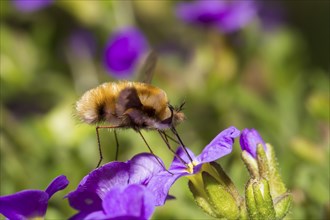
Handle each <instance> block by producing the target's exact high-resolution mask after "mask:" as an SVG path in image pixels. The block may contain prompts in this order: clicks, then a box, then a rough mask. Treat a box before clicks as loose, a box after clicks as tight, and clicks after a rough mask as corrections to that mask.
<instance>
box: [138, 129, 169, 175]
mask: <svg viewBox="0 0 330 220" xmlns="http://www.w3.org/2000/svg"><path fill="white" fill-rule="evenodd" d="M137 132H138V133H139V134H140V136H141V137H142V139H143V141H144V143H145V144H146V145H147V147H148V149H149V151H150V153H151V154H152V155H154V157H155V158H156V160H157V161H158V163H159V164H160V165H161V166H162V167H163V168H164V170H166V171H167V172H168V173H170V174H172V175H173V173H171V172H170V171H168V170H167V169H166V167H165V166H164V164H162V163H161V161H160V160H159V158H158V157H157V156H156V155H155V154H154V152H153V151H152V149H151V148H150V146H149V144H148V143H147V141H146V139H145V138H144V137H143V135H142V133H141V131H140V130H137Z"/></svg>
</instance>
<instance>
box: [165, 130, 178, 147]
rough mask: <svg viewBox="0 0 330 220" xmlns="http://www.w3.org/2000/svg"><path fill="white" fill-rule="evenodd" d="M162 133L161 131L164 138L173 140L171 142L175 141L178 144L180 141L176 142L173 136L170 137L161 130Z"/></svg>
mask: <svg viewBox="0 0 330 220" xmlns="http://www.w3.org/2000/svg"><path fill="white" fill-rule="evenodd" d="M162 133H163V135H164V136H165V137H166V138H168V139H170V140H171V141H173V142H175V143H177V144H180V142H178V141H177V140H175V139H174V138H172V137H171V136H169V135H168V134H166V133H165V132H164V131H163V132H162Z"/></svg>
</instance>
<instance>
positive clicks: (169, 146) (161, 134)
mask: <svg viewBox="0 0 330 220" xmlns="http://www.w3.org/2000/svg"><path fill="white" fill-rule="evenodd" d="M158 133H159V135H160V136H161V137H162V139H163V141H164V142H165V144H166V146H167V148H168V149H169V150H170V151H171V152H172V153H173V154H174V156H175V157H176V158H178V160H180V161H181V163H183V164H187V162H186V161H184V160H183V159H182V158H181V157H180V156H179V155H177V154H176V153H175V151H174V150H173V149H172V148H171V145H170V143H169V141H168V139H167V138H168V137H169V136H168V135H167V134H166V133H165V132H164V131H160V130H158ZM175 142H177V141H175Z"/></svg>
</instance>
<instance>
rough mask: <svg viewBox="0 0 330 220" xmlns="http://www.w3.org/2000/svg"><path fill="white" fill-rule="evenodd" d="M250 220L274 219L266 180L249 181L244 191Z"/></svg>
mask: <svg viewBox="0 0 330 220" xmlns="http://www.w3.org/2000/svg"><path fill="white" fill-rule="evenodd" d="M245 200H246V207H247V210H248V214H249V217H250V219H275V216H276V213H275V209H274V206H273V199H272V196H271V194H270V189H269V184H268V181H267V180H266V179H263V178H262V179H260V180H256V179H250V180H249V182H248V184H247V187H246V190H245Z"/></svg>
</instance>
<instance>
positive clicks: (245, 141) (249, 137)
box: [239, 128, 267, 158]
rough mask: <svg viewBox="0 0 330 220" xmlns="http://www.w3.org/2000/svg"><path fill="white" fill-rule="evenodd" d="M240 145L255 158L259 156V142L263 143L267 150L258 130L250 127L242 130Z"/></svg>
mask: <svg viewBox="0 0 330 220" xmlns="http://www.w3.org/2000/svg"><path fill="white" fill-rule="evenodd" d="M239 141H240V145H241V148H242V150H246V151H247V152H248V153H249V154H250V155H252V156H253V157H254V158H256V157H257V146H258V144H262V145H263V147H264V149H265V150H266V149H267V148H266V143H265V142H264V140H263V139H262V137H261V136H260V134H259V133H258V131H257V130H255V129H253V128H252V129H248V128H245V129H243V131H242V134H241V136H240V139H239Z"/></svg>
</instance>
